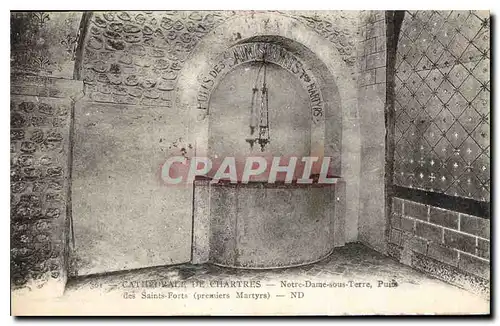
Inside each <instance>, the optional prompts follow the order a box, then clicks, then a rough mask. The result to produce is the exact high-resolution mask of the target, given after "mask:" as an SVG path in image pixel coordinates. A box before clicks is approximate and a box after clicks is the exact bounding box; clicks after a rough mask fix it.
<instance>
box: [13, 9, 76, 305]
mask: <svg viewBox="0 0 500 326" xmlns="http://www.w3.org/2000/svg"><path fill="white" fill-rule="evenodd" d="M81 16H82V14H81V13H79V12H73V13H69V12H68V13H51V12H30V13H25V12H14V13H11V86H10V90H11V108H10V112H11V130H10V135H11V137H10V138H11V145H10V147H11V285H12V289H13V290H14V292H15V293H19V294H23V295H25V294H27V295H29V296H30V297H38V296H41V297H53V296H58V295H61V294H62V292H63V291H64V286H65V284H66V279H67V267H68V256H69V248H70V243H71V238H70V215H68V212H70V208H71V206H70V199H69V179H70V168H69V166H70V164H71V163H70V152H71V150H70V141H71V140H70V138H71V130H70V126H71V120H72V110H73V105H74V101H75V100H77V99H78V98H79V97H81V96H82V93H81V92H82V89H83V84H82V83H81V82H78V81H74V80H71V79H72V78H73V68H74V64H75V48H76V43H77V38H78V27H79V24H80V19H81Z"/></svg>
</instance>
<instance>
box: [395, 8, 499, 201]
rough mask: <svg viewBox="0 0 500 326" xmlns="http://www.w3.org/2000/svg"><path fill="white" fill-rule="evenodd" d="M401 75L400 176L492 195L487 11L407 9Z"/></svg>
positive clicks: (405, 182)
mask: <svg viewBox="0 0 500 326" xmlns="http://www.w3.org/2000/svg"><path fill="white" fill-rule="evenodd" d="M395 75H396V78H395V94H396V96H395V103H394V106H395V114H396V125H395V154H394V159H395V166H394V183H395V184H396V185H399V186H403V187H408V188H416V189H422V190H426V191H433V192H439V193H445V194H447V195H451V196H459V197H466V198H472V199H476V200H479V201H489V197H490V20H489V13H488V12H482V11H407V12H405V18H404V21H403V23H402V26H401V33H400V35H399V41H398V48H397V55H396V73H395Z"/></svg>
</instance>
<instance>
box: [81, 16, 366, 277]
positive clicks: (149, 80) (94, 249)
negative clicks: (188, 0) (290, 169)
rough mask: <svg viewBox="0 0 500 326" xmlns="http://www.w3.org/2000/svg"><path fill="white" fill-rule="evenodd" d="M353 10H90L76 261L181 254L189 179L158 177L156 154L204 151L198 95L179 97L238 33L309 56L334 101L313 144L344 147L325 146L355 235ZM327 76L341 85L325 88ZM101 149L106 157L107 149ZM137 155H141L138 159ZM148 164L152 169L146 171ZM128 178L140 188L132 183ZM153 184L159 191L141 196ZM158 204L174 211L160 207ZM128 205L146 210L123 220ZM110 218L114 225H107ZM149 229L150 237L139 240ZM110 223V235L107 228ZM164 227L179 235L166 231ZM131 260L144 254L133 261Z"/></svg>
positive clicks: (85, 264)
mask: <svg viewBox="0 0 500 326" xmlns="http://www.w3.org/2000/svg"><path fill="white" fill-rule="evenodd" d="M358 15H359V13H357V12H321V13H314V14H313V13H310V12H231V11H225V12H213V11H203V12H190V11H180V12H173V11H169V12H94V13H92V16H91V18H90V25H89V28H88V32H87V34H86V36H85V40H84V49H83V58H82V62H83V67H82V78H83V80H84V82H85V91H86V95H87V96H86V98H85V103H82V105H81V106H79V107H77V109H76V114H75V128H76V130H75V164H74V169H73V172H74V175H75V183H74V185H73V192H74V196H75V203H74V219H75V226H76V227H75V234H76V238H77V239H76V240H77V241H76V256H77V261H76V265H75V272H77V273H79V274H80V273H83V274H86V273H91V272H97V269H96V268H97V267H96V266H97V265H99V264H100V265H102V266H107V267H102V271H104V269H106V268H107V269H108V271H109V270H118V269H123V268H131V267H139V265H140V264H142V267H145V266H151V265H158V264H164V263H167V264H168V263H180V262H186V261H189V259H190V255H191V250H190V243H191V236H190V232H191V231H190V230H191V224H190V223H191V222H190V218H189V217H190V215H191V214H192V200H193V199H192V188H191V192H189V190H187V189H186V191H185V193H184V192H182V191H180V190H179V191H178V190H175V191H173V190H172V191H169V190H165V189H163V188H159V187H158V188H157V186H156V185H155V183H154V181H153V179H154V173H155V171H156V169H157V167H158V165H159V164H161V157H162V155H163V158H166V157H167V156H168V154H169V153H167V151H166V147H167V146H168V145H172V144H174V143H175V142H176V141H177V140H178V139H181V141H182V142H184V143H185V145H186V146H189V145H191V146H192V149H193V150H192V151H191V152H190V153H189V154H187V155H188V156H194V154H196V155H197V156H200V155H201V156H202V155H204V153H207V149H208V140H209V139H210V137H209V133H206V134H202V137H199V134H198V133H197V128H198V122H199V120H200V116H199V114H200V113H202V112H201V111H203V110H198V103H196V102H189V103H190V104H185V101H184V99H186V98H187V99H189V101H192V99H194V100H195V101H196V98H197V95H198V94H197V92H198V91H199V86H200V78H201V77H203V76H204V75H203V74H204V73H206V72H209V71H210V69H211V68H213V67H214V66H215V65H216V64H217V62H218V61H217V60H218V56H219V55H220V54H221V53H224V51H226V50H227V49H228V48H230V47H232V46H235V45H236V44H241V43H242V42H266V41H270V40H267V39H266V37H269V36H271V37H274V39H273V40H272V41H276V44H279V45H281V46H284V47H287V50H288V51H292V52H293V53H295V54H296V55H297V56H298V57H300V58H301V60H309V61H307V64H309V65H310V66H311V69H312V70H311V71H312V72H313V74H314V75H315V76H316V79H318V80H320V81H325V82H324V83H323V84H324V85H323V86H321V87H323V88H322V92H323V93H325V94H326V93H328V94H330V95H328V94H327V95H325V98H327V99H328V100H327V101H325V102H327V103H326V105H328V106H329V108H330V109H329V110H327V111H326V113H325V118H326V121H325V122H324V123H325V124H326V137H325V136H324V135H325V132H322V133H321V136H322V138H323V142H324V145H322V147H321V148H320V149H319V150H320V152H321V153H323V152H324V153H325V154H330V153H334V154H335V153H341V152H342V162H340V157H339V156H340V155H332V156H334V158H335V159H336V160H338V161H337V162H335V163H334V166H338V167H339V169H338V170H340V166H341V164H342V171H341V173H340V172H339V173H338V174H339V175H342V176H343V177H344V179H345V180H346V215H347V218H346V221H347V222H346V225H345V228H346V238H347V239H348V240H349V241H353V240H355V239H356V238H357V224H356V223H357V215H358V210H357V206H358V199H357V198H358V197H357V192H358V188H357V184H358V180H359V174H358V172H357V170H356V166H357V163H356V162H357V160H359V146H357V144H356V141H357V139H358V137H357V133H358V130H359V129H358V128H359V124H358V123H357V113H356V111H357V108H356V105H355V103H356V96H355V94H353V92H355V86H354V85H355V84H356V75H357V74H356V72H357V66H356V65H355V62H356V49H355V46H356V43H357V34H356V33H357V19H358ZM280 40H281V41H280ZM280 42H281V43H280ZM297 44H298V45H300V46H298V45H297ZM311 53H312V55H310V54H311ZM313 57H317V58H316V59H314V58H313ZM314 60H316V61H314ZM317 62H320V63H321V64H322V66H320V65H318V64H317ZM328 74H330V76H328ZM329 80H332V81H333V85H335V84H337V86H336V87H338V89H337V88H335V87H333V86H332V87H330V86H329V85H330V84H331V83H332V82H331V81H329ZM326 81H328V82H329V83H330V84H328V83H326ZM222 82H226V80H222ZM327 86H328V87H327ZM104 103H109V106H105V105H104ZM146 111H147V112H148V113H147V114H146V113H145V112H146ZM196 111H198V112H196ZM304 112H306V111H304ZM152 116H154V117H152ZM215 116H216V112H215V111H214V117H215ZM214 117H210V118H209V119H204V116H202V117H201V121H202V123H204V122H203V121H206V122H207V128H206V130H209V128H208V121H212V123H214V124H215V123H216V122H217V121H216V120H215V118H214ZM155 119H156V120H155ZM153 120H154V121H153ZM290 121H291V122H293V121H292V120H290ZM344 125H345V126H346V127H345V130H342V128H343V126H344ZM115 126H119V127H115ZM162 126H163V129H162ZM339 126H342V127H339ZM212 128H214V129H213V130H215V131H214V132H213V135H214V136H223V133H217V128H215V125H214V126H213V127H212ZM307 132H309V131H306V133H307ZM311 137H312V136H311ZM306 138H309V137H306ZM214 139H215V138H214ZM216 140H217V139H215V140H214V141H216ZM160 142H161V143H160ZM204 143H207V146H204V145H203V144H204ZM91 144H92V145H91ZM126 144H128V146H130V144H135V145H134V146H135V147H134V148H137V151H134V152H133V153H132V154H131V152H130V150H128V151H127V152H125V150H124V146H125V145H126ZM120 148H122V149H123V150H120ZM186 148H187V147H186ZM224 148H226V146H225V145H224ZM164 150H165V151H164ZM94 153H99V155H97V154H94ZM151 153H153V154H151ZM293 154H295V153H293ZM104 155H107V156H108V157H109V158H107V159H104V157H105V156H104ZM143 157H144V158H146V159H145V160H144V159H143V160H140V158H141V159H142V158H143ZM148 175H149V176H151V177H150V178H149V177H144V176H148ZM132 180H133V181H132ZM132 184H133V185H134V186H136V187H137V190H129V189H130V188H131V185H132ZM138 189H142V190H138ZM155 191H156V193H157V195H158V196H159V197H158V198H157V199H154V200H153V199H150V200H148V199H146V196H150V194H151V192H153V193H154V192H155ZM180 193H183V195H180ZM104 198H116V200H115V201H109V200H106V201H105V200H104ZM125 198H128V200H125ZM130 199H132V200H130ZM139 200H141V203H144V204H145V205H147V207H148V209H147V210H146V209H143V210H142V211H141V210H140V209H139V208H138V205H137V201H139ZM195 200H196V199H195ZM96 203H97V204H96ZM96 210H97V212H96ZM164 212H175V213H172V214H173V215H172V216H171V217H166V216H165V214H166V213H164ZM131 214H132V215H136V216H138V217H142V218H143V219H146V217H147V222H146V223H144V222H142V223H141V224H138V223H136V222H135V221H130V223H133V226H132V225H129V223H128V222H125V223H124V222H123V221H124V219H126V218H127V217H128V216H130V215H131ZM174 215H175V216H174ZM166 225H168V227H167V226H166ZM195 225H196V224H195ZM154 226H156V227H154ZM113 228H116V229H115V230H113V231H111V229H113ZM126 228H128V229H126ZM165 228H166V229H165ZM150 229H154V232H155V233H154V234H156V235H157V236H154V237H151V236H150V237H149V239H150V240H146V239H145V238H144V239H142V237H146V234H147V232H149V230H150ZM174 229H175V232H174V231H173V230H174ZM79 230H80V231H79ZM104 230H106V231H104ZM108 230H109V231H108ZM160 230H162V231H160ZM179 231H180V232H179ZM113 232H114V233H116V234H117V235H118V236H113ZM130 232H134V234H137V237H136V239H142V240H140V241H139V240H137V241H139V242H137V241H135V240H134V241H130V239H129V238H127V237H126V236H125V235H126V234H127V233H130ZM170 233H175V234H177V235H178V236H179V238H169V237H170V236H169V234H170ZM96 238H97V239H100V240H99V241H97V243H96V241H94V240H92V239H96ZM153 239H154V240H153ZM114 241H116V244H117V243H118V242H120V241H121V242H123V243H122V247H123V248H124V250H125V251H126V253H127V255H129V254H130V253H132V252H134V250H135V248H137V247H139V248H142V249H143V250H146V251H149V252H151V253H152V252H157V251H159V252H161V254H157V255H152V254H149V255H148V254H146V253H144V254H139V253H138V254H137V256H134V257H133V258H130V257H129V256H127V255H122V252H120V253H119V254H117V250H118V249H117V248H118V247H119V246H117V245H111V246H109V245H107V244H106V243H108V244H109V243H115V242H114ZM160 244H161V245H160ZM165 248H168V250H165ZM139 251H140V250H139ZM123 254H124V253H123ZM98 257H106V258H98ZM120 257H125V258H120ZM100 260H102V261H100ZM162 260H163V261H162ZM129 261H137V262H140V263H138V264H139V265H137V266H135V265H134V266H131V265H130V263H129ZM92 266H93V267H92ZM78 270H80V271H78Z"/></svg>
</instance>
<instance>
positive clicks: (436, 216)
mask: <svg viewBox="0 0 500 326" xmlns="http://www.w3.org/2000/svg"><path fill="white" fill-rule="evenodd" d="M429 220H430V222H432V223H434V224H438V225H441V226H444V227H447V228H451V229H455V230H458V213H457V212H453V211H449V210H446V209H440V208H436V207H431V208H430V211H429Z"/></svg>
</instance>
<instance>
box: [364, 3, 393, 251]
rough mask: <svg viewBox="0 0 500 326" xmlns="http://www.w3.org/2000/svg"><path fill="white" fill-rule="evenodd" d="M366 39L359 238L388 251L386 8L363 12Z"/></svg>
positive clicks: (376, 247) (379, 249)
mask: <svg viewBox="0 0 500 326" xmlns="http://www.w3.org/2000/svg"><path fill="white" fill-rule="evenodd" d="M361 31H362V36H363V41H362V42H361V44H360V46H359V56H360V63H359V64H360V66H359V70H360V74H361V77H360V79H359V80H358V98H359V103H358V107H359V116H360V134H361V137H360V140H361V151H360V155H361V167H360V177H359V180H360V187H359V189H360V193H359V224H358V230H359V240H360V241H362V242H363V243H365V244H367V245H369V246H371V247H373V248H375V249H376V250H378V251H380V252H385V246H386V240H385V239H386V224H387V220H386V214H385V189H384V188H385V146H386V144H385V136H386V126H385V118H384V112H385V105H386V57H387V49H386V43H387V42H386V23H385V11H369V12H364V13H363V15H362V22H361Z"/></svg>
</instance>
